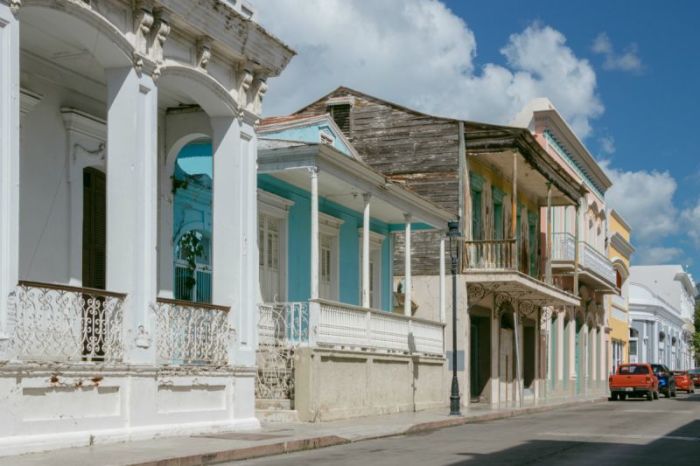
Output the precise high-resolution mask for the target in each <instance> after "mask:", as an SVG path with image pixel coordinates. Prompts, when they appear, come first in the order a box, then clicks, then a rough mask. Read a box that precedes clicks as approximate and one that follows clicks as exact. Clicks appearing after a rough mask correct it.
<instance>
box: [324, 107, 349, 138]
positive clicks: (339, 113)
mask: <svg viewBox="0 0 700 466" xmlns="http://www.w3.org/2000/svg"><path fill="white" fill-rule="evenodd" d="M328 113H330V114H331V118H333V121H334V122H335V124H336V125H338V128H340V130H341V131H342V132H343V133H345V135H349V134H350V104H336V105H330V106H329V107H328Z"/></svg>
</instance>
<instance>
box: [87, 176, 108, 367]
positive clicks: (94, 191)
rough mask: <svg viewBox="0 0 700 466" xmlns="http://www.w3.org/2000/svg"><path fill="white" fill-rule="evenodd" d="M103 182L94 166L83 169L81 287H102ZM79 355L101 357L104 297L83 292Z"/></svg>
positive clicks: (105, 227)
mask: <svg viewBox="0 0 700 466" xmlns="http://www.w3.org/2000/svg"><path fill="white" fill-rule="evenodd" d="M106 187H107V182H106V178H105V174H104V173H103V172H101V171H99V170H97V169H95V168H86V169H85V170H84V171H83V273H82V279H83V287H85V288H97V289H101V290H103V289H105V285H106V264H107V260H106V246H107V201H106V199H107V196H106ZM82 329H83V330H82V335H81V339H82V346H83V359H85V360H91V361H100V360H103V359H104V348H103V345H104V338H105V333H106V327H105V309H104V297H103V296H98V295H96V294H91V293H85V294H83V323H82Z"/></svg>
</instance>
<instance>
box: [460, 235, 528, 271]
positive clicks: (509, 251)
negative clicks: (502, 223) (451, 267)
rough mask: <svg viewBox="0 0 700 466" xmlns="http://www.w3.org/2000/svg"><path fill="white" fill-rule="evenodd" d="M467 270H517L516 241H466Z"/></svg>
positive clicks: (465, 265) (465, 264)
mask: <svg viewBox="0 0 700 466" xmlns="http://www.w3.org/2000/svg"><path fill="white" fill-rule="evenodd" d="M464 247H465V248H464V251H465V263H464V267H465V268H466V269H471V270H473V269H479V270H515V269H516V268H517V249H516V240H514V239H502V240H478V241H465V242H464Z"/></svg>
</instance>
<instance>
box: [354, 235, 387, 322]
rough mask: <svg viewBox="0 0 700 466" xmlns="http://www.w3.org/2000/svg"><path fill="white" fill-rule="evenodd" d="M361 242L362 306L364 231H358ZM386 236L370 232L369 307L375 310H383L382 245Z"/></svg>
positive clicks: (360, 292)
mask: <svg viewBox="0 0 700 466" xmlns="http://www.w3.org/2000/svg"><path fill="white" fill-rule="evenodd" d="M358 234H359V240H360V248H359V252H360V261H359V264H360V280H359V283H360V290H359V296H360V301H359V302H360V304H362V245H363V230H362V228H359V229H358ZM383 242H384V235H381V234H379V233H375V232H372V231H370V233H369V305H370V307H371V308H373V309H381V308H382V243H383Z"/></svg>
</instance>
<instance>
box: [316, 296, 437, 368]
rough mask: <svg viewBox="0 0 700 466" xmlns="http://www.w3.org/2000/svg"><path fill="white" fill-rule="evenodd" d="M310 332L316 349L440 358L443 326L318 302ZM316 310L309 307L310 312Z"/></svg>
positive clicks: (395, 315) (396, 315)
mask: <svg viewBox="0 0 700 466" xmlns="http://www.w3.org/2000/svg"><path fill="white" fill-rule="evenodd" d="M312 304H318V307H317V309H318V316H317V319H314V318H313V317H315V316H313V315H312V322H314V321H315V322H316V324H315V326H314V328H313V329H312V331H315V341H316V343H317V344H318V345H319V346H332V347H337V348H350V349H359V350H375V351H387V352H397V353H407V354H408V353H419V354H429V355H440V356H441V355H443V353H444V347H443V335H444V332H443V329H444V326H443V324H440V323H438V322H432V321H429V320H423V319H417V318H413V317H406V316H403V315H401V314H393V313H388V312H382V311H376V310H374V309H367V308H363V307H358V306H352V305H349V304H342V303H337V302H333V301H326V300H318V301H317V302H314V303H312ZM314 308H316V306H312V308H311V309H312V312H313V309H314Z"/></svg>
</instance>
